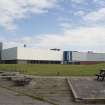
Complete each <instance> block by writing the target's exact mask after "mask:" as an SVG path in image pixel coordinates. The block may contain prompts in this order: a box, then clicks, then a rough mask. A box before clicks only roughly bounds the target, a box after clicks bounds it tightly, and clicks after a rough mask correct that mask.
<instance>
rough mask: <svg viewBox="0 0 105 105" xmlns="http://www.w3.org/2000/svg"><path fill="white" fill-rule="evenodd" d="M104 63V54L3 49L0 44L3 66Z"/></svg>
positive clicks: (16, 48)
mask: <svg viewBox="0 0 105 105" xmlns="http://www.w3.org/2000/svg"><path fill="white" fill-rule="evenodd" d="M102 62H105V53H94V52H92V51H88V52H78V51H62V50H60V49H56V48H54V49H50V50H44V49H33V48H27V47H22V48H20V47H13V48H8V49H3V46H2V43H0V63H4V64H96V63H102Z"/></svg>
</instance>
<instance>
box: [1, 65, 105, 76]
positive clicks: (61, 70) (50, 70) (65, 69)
mask: <svg viewBox="0 0 105 105" xmlns="http://www.w3.org/2000/svg"><path fill="white" fill-rule="evenodd" d="M102 68H105V63H103V64H95V65H60V64H59V65H57V64H56V65H55V64H35V65H34V64H33V65H31V64H28V65H23V64H16V65H15V64H0V70H1V71H3V70H5V71H19V72H22V73H25V74H31V75H38V76H39V75H40V76H56V75H60V76H92V75H94V74H96V73H97V72H98V71H99V70H100V69H102Z"/></svg>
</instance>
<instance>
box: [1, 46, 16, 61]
mask: <svg viewBox="0 0 105 105" xmlns="http://www.w3.org/2000/svg"><path fill="white" fill-rule="evenodd" d="M16 59H17V47H14V48H9V49H5V50H3V51H2V60H16Z"/></svg>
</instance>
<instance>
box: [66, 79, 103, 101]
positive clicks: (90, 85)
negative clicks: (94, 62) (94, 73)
mask: <svg viewBox="0 0 105 105" xmlns="http://www.w3.org/2000/svg"><path fill="white" fill-rule="evenodd" d="M68 80H69V84H70V87H71V89H72V92H73V94H74V97H75V99H76V101H86V102H97V103H105V81H97V80H96V79H95V78H89V77H73V78H70V79H68Z"/></svg>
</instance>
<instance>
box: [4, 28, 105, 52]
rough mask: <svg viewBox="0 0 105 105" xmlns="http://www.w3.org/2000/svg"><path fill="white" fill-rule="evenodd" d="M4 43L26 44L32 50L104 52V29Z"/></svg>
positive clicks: (7, 44)
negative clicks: (53, 49) (52, 49)
mask: <svg viewBox="0 0 105 105" xmlns="http://www.w3.org/2000/svg"><path fill="white" fill-rule="evenodd" d="M42 36H43V37H42ZM5 43H6V44H5ZM5 43H4V45H5V46H6V47H7V46H8V47H10V46H12V47H13V46H17V45H18V46H23V45H24V44H26V45H27V46H29V47H34V48H46V49H51V48H61V49H66V50H78V51H88V50H92V51H97V52H105V49H104V48H105V27H80V28H75V29H67V30H64V32H63V33H62V34H44V35H41V36H34V37H23V38H21V39H16V40H14V39H12V40H11V41H9V42H8V43H7V42H6V41H5Z"/></svg>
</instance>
